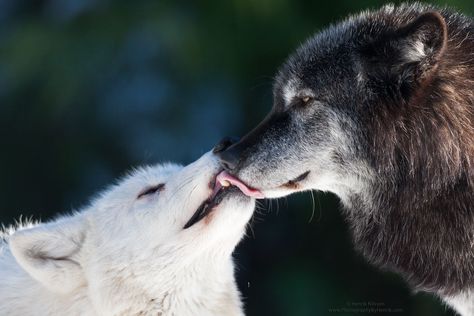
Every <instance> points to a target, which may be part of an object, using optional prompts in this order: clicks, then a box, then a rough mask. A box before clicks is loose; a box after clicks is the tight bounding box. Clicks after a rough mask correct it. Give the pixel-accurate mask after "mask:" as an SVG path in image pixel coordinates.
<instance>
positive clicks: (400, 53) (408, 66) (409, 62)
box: [362, 12, 447, 97]
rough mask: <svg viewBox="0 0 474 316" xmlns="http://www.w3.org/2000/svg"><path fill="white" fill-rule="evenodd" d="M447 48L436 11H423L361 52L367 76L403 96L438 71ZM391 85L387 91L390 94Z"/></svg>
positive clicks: (441, 22) (444, 33)
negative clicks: (366, 67) (387, 85)
mask: <svg viewBox="0 0 474 316" xmlns="http://www.w3.org/2000/svg"><path fill="white" fill-rule="evenodd" d="M446 45H447V27H446V22H445V20H444V18H443V17H442V16H441V14H439V13H438V12H427V13H424V14H422V15H420V16H419V17H418V18H416V19H415V20H414V21H412V22H410V23H409V24H407V25H405V26H402V27H400V28H399V29H397V30H395V31H394V32H393V33H391V34H387V35H386V36H383V37H382V38H381V39H380V40H378V41H376V42H373V43H370V44H369V45H368V46H367V47H366V48H365V49H364V50H363V51H362V53H363V56H364V57H366V61H367V62H368V63H367V66H368V67H369V73H368V76H369V77H370V76H371V77H373V78H375V79H376V80H377V81H378V83H377V85H379V86H380V84H381V83H386V84H389V85H390V84H396V85H398V87H397V90H399V92H400V93H401V94H402V96H403V97H408V96H409V94H410V92H411V90H412V89H413V88H414V87H415V86H417V85H418V84H421V83H422V82H423V81H424V80H426V79H429V78H431V77H432V74H433V72H434V71H435V70H436V69H437V68H438V65H439V63H440V60H441V59H442V57H443V55H444V53H445V50H446ZM393 88H394V87H393V86H392V87H391V88H390V89H391V90H392V91H393Z"/></svg>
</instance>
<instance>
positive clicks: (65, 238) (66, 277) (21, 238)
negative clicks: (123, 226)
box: [8, 215, 86, 293]
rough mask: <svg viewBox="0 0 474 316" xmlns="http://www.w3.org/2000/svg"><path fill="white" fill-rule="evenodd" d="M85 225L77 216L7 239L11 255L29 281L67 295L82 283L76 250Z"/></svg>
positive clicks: (21, 231)
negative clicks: (31, 279) (26, 274)
mask: <svg viewBox="0 0 474 316" xmlns="http://www.w3.org/2000/svg"><path fill="white" fill-rule="evenodd" d="M85 235H86V224H85V221H84V219H83V218H82V217H81V216H80V215H77V216H74V217H71V218H63V219H60V220H58V221H56V222H53V223H49V224H44V225H41V226H38V227H34V228H31V229H24V230H19V231H17V232H15V233H14V234H13V235H12V236H10V237H9V240H8V243H9V245H10V249H11V252H12V254H13V256H14V257H15V259H16V260H17V262H18V263H19V264H20V266H21V267H22V268H23V269H24V270H26V272H28V273H29V274H30V275H31V277H33V278H34V279H35V280H37V281H39V282H40V283H42V284H43V285H44V286H45V287H47V288H48V289H49V290H51V291H54V292H57V293H68V292H70V291H72V290H73V289H75V288H77V287H78V286H80V285H81V284H83V283H84V273H83V270H82V268H81V264H80V250H81V247H82V244H83V242H84V238H85Z"/></svg>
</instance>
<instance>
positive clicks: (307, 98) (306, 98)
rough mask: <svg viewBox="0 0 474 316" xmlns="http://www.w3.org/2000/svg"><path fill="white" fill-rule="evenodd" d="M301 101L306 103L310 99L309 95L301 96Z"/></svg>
mask: <svg viewBox="0 0 474 316" xmlns="http://www.w3.org/2000/svg"><path fill="white" fill-rule="evenodd" d="M301 101H303V103H308V102H309V101H311V97H302V98H301Z"/></svg>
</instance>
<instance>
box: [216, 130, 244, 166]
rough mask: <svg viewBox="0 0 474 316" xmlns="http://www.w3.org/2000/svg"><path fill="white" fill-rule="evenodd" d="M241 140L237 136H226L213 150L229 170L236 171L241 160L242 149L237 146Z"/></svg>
mask: <svg viewBox="0 0 474 316" xmlns="http://www.w3.org/2000/svg"><path fill="white" fill-rule="evenodd" d="M238 142H239V138H237V137H229V136H228V137H224V138H223V139H222V140H221V141H220V142H219V143H217V145H216V146H214V149H213V150H212V152H213V153H214V154H215V155H216V156H217V157H218V158H219V160H220V163H221V165H222V166H223V167H224V168H225V169H227V170H228V171H234V170H235V169H236V168H237V165H238V164H239V161H240V149H239V147H238V146H236V145H237V144H238Z"/></svg>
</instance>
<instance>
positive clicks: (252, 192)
mask: <svg viewBox="0 0 474 316" xmlns="http://www.w3.org/2000/svg"><path fill="white" fill-rule="evenodd" d="M233 188H238V189H239V190H240V192H242V193H243V194H245V195H246V196H249V197H252V198H256V199H263V198H264V196H263V194H262V192H260V191H259V190H257V189H254V188H251V187H249V186H247V185H246V184H245V183H243V182H242V181H241V180H239V179H237V178H236V177H234V176H232V175H230V174H229V173H227V172H226V171H221V172H220V173H219V174H218V175H217V176H216V178H215V181H214V185H213V190H212V193H211V195H210V196H209V198H208V199H207V200H205V201H204V202H203V203H202V204H201V206H199V207H198V209H197V210H196V212H194V214H193V216H191V218H190V219H189V220H188V222H187V223H186V224H185V225H184V229H186V228H189V227H191V226H193V225H194V224H196V223H197V222H199V221H200V220H201V219H203V218H204V217H206V216H207V215H209V213H211V212H212V211H213V210H214V209H215V208H216V206H218V205H219V203H221V202H222V200H223V199H224V197H225V196H226V195H227V193H228V192H230V191H231V190H232V191H234V190H235V189H234V190H233Z"/></svg>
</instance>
